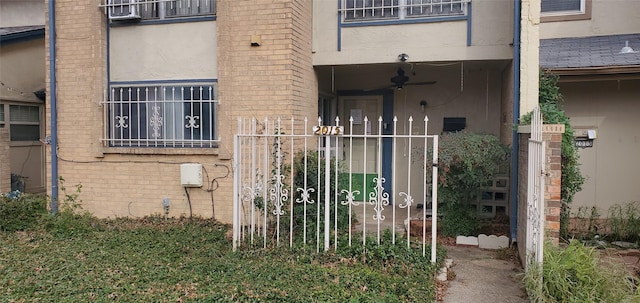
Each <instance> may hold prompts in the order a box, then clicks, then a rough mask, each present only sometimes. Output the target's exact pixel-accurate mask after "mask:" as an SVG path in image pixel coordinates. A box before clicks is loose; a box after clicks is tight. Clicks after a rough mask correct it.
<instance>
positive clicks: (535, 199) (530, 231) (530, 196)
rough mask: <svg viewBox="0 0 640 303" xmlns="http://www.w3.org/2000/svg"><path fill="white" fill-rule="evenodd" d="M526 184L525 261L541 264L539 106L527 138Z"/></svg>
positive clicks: (542, 175)
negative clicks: (529, 136) (529, 135)
mask: <svg viewBox="0 0 640 303" xmlns="http://www.w3.org/2000/svg"><path fill="white" fill-rule="evenodd" d="M528 162H529V163H528V178H527V180H528V184H527V235H526V237H527V240H526V243H527V262H526V264H525V266H526V267H528V266H529V265H532V264H537V265H539V266H542V259H543V247H544V211H545V204H544V190H545V189H544V185H545V177H546V172H545V143H544V141H543V140H542V117H541V114H540V108H539V107H536V108H534V110H533V115H532V118H531V138H530V139H529V159H528Z"/></svg>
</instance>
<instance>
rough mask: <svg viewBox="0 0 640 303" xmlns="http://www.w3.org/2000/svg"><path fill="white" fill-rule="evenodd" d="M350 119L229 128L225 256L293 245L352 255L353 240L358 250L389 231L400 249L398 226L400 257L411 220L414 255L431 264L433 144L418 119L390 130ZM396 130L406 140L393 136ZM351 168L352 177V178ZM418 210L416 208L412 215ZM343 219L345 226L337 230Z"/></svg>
mask: <svg viewBox="0 0 640 303" xmlns="http://www.w3.org/2000/svg"><path fill="white" fill-rule="evenodd" d="M356 119H358V120H354V118H353V117H352V118H351V119H350V121H349V123H348V124H347V125H346V127H343V126H341V124H340V120H339V119H338V118H336V119H335V121H332V123H323V121H322V120H321V119H318V120H317V124H315V123H313V124H314V125H313V126H311V125H309V121H308V120H307V119H304V120H303V121H296V120H294V119H293V118H292V119H291V120H281V119H279V118H278V119H276V120H269V119H264V120H256V119H239V120H238V133H237V135H236V136H235V138H234V204H233V248H234V250H235V249H237V248H238V247H240V246H241V245H244V244H251V245H260V246H263V247H267V246H268V245H283V244H287V243H288V245H290V246H292V245H293V244H294V241H302V243H304V245H309V246H315V248H316V250H317V251H320V249H323V250H325V251H326V250H329V249H331V248H332V247H333V249H336V248H337V246H338V241H339V240H340V241H345V242H348V245H359V244H357V243H356V240H355V239H356V238H359V239H361V244H362V245H366V242H367V241H372V240H368V239H367V237H369V239H372V238H371V237H373V239H375V240H373V241H377V243H378V244H379V243H380V242H381V238H383V237H384V235H383V233H384V231H385V230H386V229H391V231H392V233H391V241H393V243H394V244H395V243H396V242H400V240H398V241H396V227H397V226H398V225H400V226H404V229H403V230H402V231H401V233H402V234H403V235H404V236H405V237H406V245H407V247H410V246H411V240H410V239H411V235H412V234H413V235H414V236H415V234H416V233H412V231H411V222H412V220H416V221H414V222H421V223H422V224H418V226H421V227H422V232H421V233H420V232H418V234H419V242H420V244H421V247H422V253H423V255H425V256H426V250H427V246H430V249H431V251H430V253H431V261H432V262H435V261H436V245H435V243H436V230H437V228H436V227H437V219H436V218H437V201H438V199H437V195H438V192H437V185H434V184H433V183H434V182H433V181H434V180H435V181H437V180H438V168H437V163H438V136H437V135H427V125H428V118H427V117H426V116H425V117H424V120H423V121H417V122H416V123H414V121H413V118H411V117H410V118H409V119H407V121H403V122H399V121H398V119H397V118H394V119H393V121H391V123H385V122H384V121H383V120H382V118H379V119H378V120H377V121H369V120H368V118H367V117H366V116H365V117H364V119H362V118H361V117H360V118H356ZM324 124H333V125H334V126H325V125H324ZM356 124H361V125H363V126H364V127H360V128H357V127H356V129H362V133H354V127H353V126H354V125H356ZM372 124H373V127H372ZM414 127H415V128H416V129H420V130H421V131H420V133H419V134H414V133H413V132H414V131H412V130H413V129H414ZM345 129H348V130H349V132H348V133H345ZM399 129H404V130H408V131H405V133H404V134H399V133H398V130H399ZM368 140H369V141H370V140H373V141H374V142H376V144H375V146H376V148H377V152H376V153H371V151H369V153H367V150H366V149H367V146H371V144H367V141H368ZM369 143H370V142H369ZM355 145H359V146H360V147H361V148H362V149H364V150H359V149H356V148H354V146H355ZM383 146H385V147H386V148H385V150H383ZM389 146H390V149H389ZM304 151H306V152H304ZM358 151H361V152H362V153H359V152H358ZM385 153H386V154H387V157H386V158H385V157H384V156H383V155H384V154H385ZM294 155H295V156H294ZM372 155H374V156H372ZM389 155H390V156H389ZM371 157H374V158H375V159H371ZM336 159H337V160H336ZM383 160H384V161H391V162H392V163H391V172H387V171H385V172H384V173H383V168H382V163H383ZM367 165H369V167H367ZM371 166H373V167H371ZM358 168H359V169H362V173H359V174H358V173H357V169H358ZM385 175H386V176H387V178H385ZM368 177H369V179H367V178H368ZM387 179H390V180H387ZM399 179H402V180H403V182H399V181H398V180H399ZM296 181H297V183H296ZM368 181H370V182H369V183H370V184H369V187H367V182H368ZM419 204H421V205H422V206H423V207H421V208H418V207H417V206H418V205H419ZM345 213H346V214H348V219H346V222H347V223H346V226H345V225H344V224H339V222H338V220H340V219H342V220H344V214H345ZM338 214H343V215H341V216H339V215H338ZM354 215H356V216H357V217H358V220H359V224H357V225H356V224H354V223H353V220H352V219H353V216H354ZM339 217H340V218H339ZM389 217H390V218H389ZM429 223H430V224H431V234H430V237H431V238H430V239H429V238H428V236H427V232H426V227H427V225H428V224H429ZM339 225H340V226H342V227H345V228H342V229H341V228H339ZM360 232H361V233H360ZM414 238H415V237H414ZM403 241H404V240H403ZM398 244H399V243H398Z"/></svg>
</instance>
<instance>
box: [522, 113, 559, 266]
mask: <svg viewBox="0 0 640 303" xmlns="http://www.w3.org/2000/svg"><path fill="white" fill-rule="evenodd" d="M518 132H519V133H520V134H519V135H520V140H519V143H520V144H519V154H518V189H517V190H518V222H517V224H518V235H517V241H518V243H520V245H519V254H520V258H521V259H522V260H525V249H526V244H525V243H526V232H527V177H528V165H527V164H528V159H529V153H528V151H529V146H528V139H529V137H530V132H531V131H530V127H529V126H521V127H520V128H519V129H518ZM563 133H564V125H563V124H545V125H543V126H542V140H543V141H544V142H545V146H546V151H545V172H546V173H547V178H545V193H544V200H545V211H544V213H545V237H546V239H548V240H551V242H552V243H554V244H556V245H557V244H558V242H559V239H560V186H561V183H562V169H561V160H562V134H563Z"/></svg>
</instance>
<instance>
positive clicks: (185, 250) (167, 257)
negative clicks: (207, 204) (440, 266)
mask: <svg viewBox="0 0 640 303" xmlns="http://www.w3.org/2000/svg"><path fill="white" fill-rule="evenodd" d="M51 220H54V221H55V220H60V219H50V221H49V222H45V223H43V225H42V226H46V227H42V226H41V227H40V228H38V229H37V230H36V231H26V232H24V231H23V232H0V243H1V244H0V297H1V298H2V302H91V301H93V302H104V301H119V302H214V301H242V302H243V301H296V302H312V301H323V302H326V301H332V302H349V301H351V302H406V301H409V302H428V301H433V300H434V296H435V294H434V290H435V286H434V283H433V273H434V272H435V269H436V267H435V266H433V265H432V264H431V263H430V262H429V258H428V257H422V254H421V250H418V249H416V250H407V249H406V247H404V246H403V245H397V246H391V245H383V246H381V247H376V246H373V245H372V246H368V247H367V248H363V247H362V246H360V245H354V246H352V247H343V248H339V249H338V251H337V252H330V253H320V254H316V253H315V252H307V251H305V250H304V249H303V248H294V249H290V248H288V247H285V248H279V249H266V250H264V249H253V250H244V251H241V252H236V253H234V252H231V243H230V241H229V240H228V239H226V238H225V234H226V233H227V231H228V227H226V226H223V225H220V224H218V223H216V222H213V221H211V220H203V219H194V220H193V221H190V220H188V219H176V220H169V221H168V222H165V221H164V220H162V219H160V218H156V217H154V218H145V219H140V220H130V219H116V220H96V219H87V218H86V217H85V218H81V219H80V220H79V221H78V222H73V220H71V221H70V219H69V218H66V219H65V220H67V222H57V221H56V222H52V221H51ZM74 220H75V219H74ZM356 243H357V242H356ZM401 243H402V242H401ZM307 250H309V248H307ZM311 250H313V251H315V247H312V248H311ZM443 255H444V252H443V251H439V256H440V257H442V256H443Z"/></svg>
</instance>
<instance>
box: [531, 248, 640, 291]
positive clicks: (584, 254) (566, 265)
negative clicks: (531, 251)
mask: <svg viewBox="0 0 640 303" xmlns="http://www.w3.org/2000/svg"><path fill="white" fill-rule="evenodd" d="M530 266H531V268H530V269H529V270H528V272H527V273H526V274H525V277H524V282H525V287H526V288H527V292H528V294H529V298H530V299H531V301H532V302H576V303H577V302H638V299H640V293H635V290H634V287H635V286H634V285H633V284H632V283H631V282H630V281H629V279H627V275H626V274H625V272H624V270H623V269H622V268H621V267H619V266H616V265H615V264H612V263H611V262H604V261H602V260H601V258H600V255H599V254H598V252H597V251H596V250H595V249H594V248H593V247H586V246H584V245H582V244H581V243H580V241H577V240H573V241H571V242H570V243H569V246H568V247H566V248H564V249H562V248H559V247H556V246H554V245H545V250H544V264H543V266H542V272H541V271H540V268H539V267H535V266H534V265H530ZM541 274H542V275H541ZM540 279H542V283H540Z"/></svg>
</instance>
